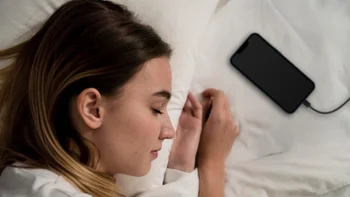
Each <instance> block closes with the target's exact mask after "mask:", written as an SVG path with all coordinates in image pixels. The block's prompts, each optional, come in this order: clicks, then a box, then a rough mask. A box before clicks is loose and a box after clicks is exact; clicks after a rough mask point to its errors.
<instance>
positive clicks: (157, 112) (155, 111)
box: [152, 109, 164, 114]
mask: <svg viewBox="0 0 350 197" xmlns="http://www.w3.org/2000/svg"><path fill="white" fill-rule="evenodd" d="M152 110H153V112H154V113H156V114H164V113H163V112H161V111H160V110H158V109H152Z"/></svg>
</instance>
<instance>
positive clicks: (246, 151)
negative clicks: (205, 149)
mask: <svg viewBox="0 0 350 197" xmlns="http://www.w3.org/2000/svg"><path fill="white" fill-rule="evenodd" d="M252 32H258V33H259V34H261V35H262V36H263V37H264V38H266V39H267V40H268V41H269V42H270V43H271V44H272V45H273V46H275V47H276V48H277V49H278V50H279V51H280V52H281V53H282V54H284V55H285V56H286V57H287V58H288V59H289V60H291V61H292V62H293V63H294V64H295V65H296V66H297V67H298V68H299V69H300V70H302V71H303V72H304V73H305V74H306V75H308V76H309V77H310V78H311V79H312V80H313V81H314V82H315V84H316V90H315V91H314V92H313V93H312V95H311V96H310V97H309V98H308V100H309V101H310V102H311V103H312V104H313V106H314V107H316V108H318V109H320V110H329V109H333V108H334V107H336V106H338V105H339V104H340V103H342V102H343V101H344V100H345V99H346V98H347V97H348V96H349V86H350V83H349V82H350V54H349V52H350V2H349V1H344V0H332V1H314V0H296V1H287V0H231V1H229V2H228V3H227V4H226V5H225V6H224V7H223V8H222V10H221V11H220V12H218V13H217V14H216V16H215V17H214V18H213V19H212V22H211V24H210V26H209V27H208V29H207V32H206V34H205V36H204V37H203V38H202V41H201V44H200V45H199V46H198V51H197V57H196V60H197V68H196V71H195V75H194V78H193V81H192V90H193V91H195V92H200V91H201V90H203V89H205V88H207V87H215V88H219V89H222V90H224V91H225V93H226V94H227V95H228V97H229V99H230V101H231V106H232V112H233V114H234V115H235V117H236V118H237V120H238V121H239V122H240V125H241V135H240V137H239V139H238V140H237V141H236V143H235V145H234V147H233V150H232V152H231V155H230V157H229V160H228V163H227V171H228V172H227V173H228V174H227V175H228V176H227V187H226V196H230V197H231V196H232V197H233V196H319V195H326V194H328V195H330V196H332V195H333V194H334V193H333V192H338V193H337V196H342V195H343V196H349V194H350V193H349V189H347V187H346V186H347V184H349V182H350V144H349V143H347V142H348V141H350V123H349V121H348V120H349V117H350V104H349V105H347V106H345V107H344V108H343V109H341V110H340V111H339V112H337V113H335V114H332V115H328V116H323V115H319V114H316V113H314V112H312V111H311V110H309V109H307V108H305V107H301V108H299V109H298V110H297V112H296V113H295V114H293V115H287V114H285V113H284V112H283V111H282V110H280V109H279V108H278V107H277V106H276V105H275V104H274V103H273V102H272V101H270V99H269V98H268V97H266V96H265V95H264V94H263V93H261V92H260V91H259V90H258V89H257V88H256V87H255V86H254V85H252V84H251V83H250V82H249V81H248V80H246V79H245V78H244V77H243V76H242V75H241V74H240V73H239V72H238V71H236V70H235V69H233V68H232V67H231V66H230V63H229V58H230V56H231V55H232V54H233V53H234V51H235V50H236V49H237V48H238V47H239V46H240V44H241V43H242V42H243V41H244V40H245V39H246V38H247V37H248V36H249V34H250V33H252ZM339 188H342V189H341V190H339ZM346 192H348V193H346Z"/></svg>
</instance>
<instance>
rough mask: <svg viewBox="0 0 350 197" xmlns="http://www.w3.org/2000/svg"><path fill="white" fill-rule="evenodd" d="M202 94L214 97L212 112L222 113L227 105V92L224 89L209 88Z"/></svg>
mask: <svg viewBox="0 0 350 197" xmlns="http://www.w3.org/2000/svg"><path fill="white" fill-rule="evenodd" d="M202 95H203V96H204V97H211V98H212V112H213V113H220V111H222V110H223V109H225V108H226V107H227V104H226V101H225V94H224V92H223V91H220V90H217V89H213V88H209V89H206V90H204V91H203V93H202Z"/></svg>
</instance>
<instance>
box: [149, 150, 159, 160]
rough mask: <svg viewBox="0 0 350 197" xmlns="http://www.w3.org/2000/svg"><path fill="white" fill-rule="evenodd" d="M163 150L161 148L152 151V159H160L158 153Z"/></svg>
mask: <svg viewBox="0 0 350 197" xmlns="http://www.w3.org/2000/svg"><path fill="white" fill-rule="evenodd" d="M160 150H161V148H159V149H157V150H152V151H151V154H152V157H153V158H154V159H156V158H157V157H158V152H159V151H160Z"/></svg>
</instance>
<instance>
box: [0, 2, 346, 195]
mask: <svg viewBox="0 0 350 197" xmlns="http://www.w3.org/2000/svg"><path fill="white" fill-rule="evenodd" d="M65 1H67V0H32V1H26V0H11V1H6V0H0V48H4V47H7V46H9V45H11V44H13V43H16V42H18V38H20V39H24V38H23V36H22V35H23V33H25V32H27V31H28V30H30V29H31V28H32V27H33V26H35V24H37V23H38V22H40V21H42V20H44V19H45V18H46V17H47V16H48V15H49V14H50V13H52V12H53V11H54V9H55V8H57V7H58V6H59V5H60V4H62V3H63V2H65ZM117 2H121V3H124V4H125V5H127V6H128V7H129V8H130V9H131V10H132V11H134V12H135V13H136V14H137V15H138V16H139V17H140V18H141V19H142V20H143V21H145V22H147V23H149V24H151V25H152V26H153V27H154V28H155V29H156V30H157V31H158V32H159V33H160V34H161V36H162V37H163V38H164V39H165V40H166V41H168V42H169V43H171V45H172V46H173V48H174V49H175V51H174V56H173V59H172V62H171V63H172V70H173V78H174V80H173V95H174V96H173V98H172V100H171V102H170V104H169V107H168V110H169V114H170V116H171V119H172V123H173V125H174V127H176V125H177V120H178V117H179V115H180V112H181V109H182V106H183V104H184V102H185V99H186V95H187V92H188V91H189V90H191V91H193V92H194V93H196V94H198V93H200V92H201V91H202V90H203V89H205V88H208V87H214V88H218V89H222V90H224V91H225V93H226V94H227V96H228V98H229V100H230V102H231V111H232V113H233V114H234V117H235V118H236V120H237V121H238V122H239V125H240V129H241V134H240V136H239V138H238V139H237V141H236V142H235V144H234V146H233V148H232V151H231V153H230V156H229V158H228V161H227V164H226V172H227V174H226V175H227V176H226V188H225V193H226V196H227V197H235V196H244V197H249V196H259V197H277V196H278V197H280V196H285V197H294V196H298V197H309V196H310V197H311V196H324V197H331V196H339V197H347V196H350V187H349V184H350V140H349V139H350V122H349V121H348V120H349V117H350V104H349V105H347V106H345V107H344V108H342V109H341V110H340V111H339V112H337V113H335V114H332V115H329V116H323V115H319V114H316V113H314V112H312V111H311V110H309V109H307V108H304V107H301V108H300V109H298V110H297V112H296V113H294V114H293V115H287V114H285V113H284V112H282V111H281V110H280V109H279V108H278V107H276V106H275V104H273V103H272V102H271V101H270V100H269V99H268V98H267V97H266V96H265V95H263V94H262V93H261V92H260V91H259V90H258V89H256V88H255V87H254V86H253V85H251V84H250V83H249V82H248V81H247V80H246V79H245V78H244V77H242V76H241V75H240V74H239V73H238V72H237V71H235V70H234V69H232V68H231V67H230V64H229V57H230V55H231V54H232V53H233V52H234V51H235V50H236V49H237V47H238V46H239V45H240V44H241V43H242V41H243V40H244V39H245V38H246V37H247V36H248V35H249V34H250V33H252V32H257V33H260V34H261V35H262V36H263V37H264V38H266V39H267V40H268V41H269V42H270V43H271V44H272V45H274V46H275V47H276V48H277V49H278V50H279V51H280V52H281V53H282V54H284V55H285V56H286V57H287V58H288V59H290V60H291V61H292V62H293V63H294V64H295V65H297V66H298V68H299V69H300V70H302V71H303V72H304V73H305V74H307V75H308V76H309V77H310V78H311V79H312V80H313V81H314V82H315V83H316V90H315V91H314V92H313V94H312V95H311V96H310V97H309V99H308V100H309V101H310V102H311V103H312V104H313V105H314V106H315V107H317V108H318V109H322V110H323V109H324V110H328V109H332V108H334V107H336V106H337V105H339V104H340V103H341V102H342V101H343V100H344V99H346V98H347V97H349V94H350V93H349V84H350V55H348V53H349V51H350V36H349V35H350V2H346V1H343V0H332V1H326V0H319V1H314V0H296V1H287V0H228V1H224V0H221V1H218V0H191V1H186V0H178V1H164V0H163V1H162V0H152V1H136V0H132V1H126V0H119V1H117ZM141 2H142V3H141ZM175 8H176V9H175ZM174 10H181V12H175V11H174ZM159 16H162V17H159ZM155 19H158V20H155ZM217 79H220V80H217ZM170 147H171V141H165V142H164V144H163V150H162V151H161V152H160V156H159V158H158V159H157V160H156V161H155V162H154V163H153V164H152V169H151V171H150V173H149V174H148V175H146V176H145V177H141V178H136V177H130V176H126V175H118V176H116V177H117V179H118V182H119V183H120V184H122V185H123V186H124V188H125V190H126V193H127V195H128V196H142V197H146V196H153V197H156V196H162V195H166V193H164V192H163V193H162V191H161V188H162V187H163V188H164V186H163V185H162V184H163V180H164V176H165V171H166V166H167V159H168V155H169V150H170ZM197 179H198V177H197V176H196V174H195V173H192V174H190V175H189V176H187V177H186V179H184V180H180V181H178V182H177V183H176V184H172V185H168V186H166V187H167V188H166V190H168V191H169V190H171V191H173V192H175V193H176V196H179V197H186V196H195V195H196V192H197V191H198V181H197ZM169 188H170V189H169ZM185 188H187V189H188V188H190V189H191V190H192V191H191V192H183V191H182V190H185ZM166 190H163V191H166ZM156 191H160V192H158V193H157V192H156Z"/></svg>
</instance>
